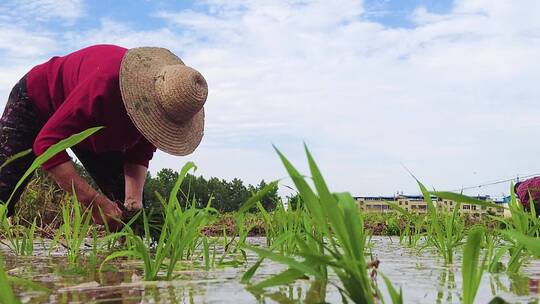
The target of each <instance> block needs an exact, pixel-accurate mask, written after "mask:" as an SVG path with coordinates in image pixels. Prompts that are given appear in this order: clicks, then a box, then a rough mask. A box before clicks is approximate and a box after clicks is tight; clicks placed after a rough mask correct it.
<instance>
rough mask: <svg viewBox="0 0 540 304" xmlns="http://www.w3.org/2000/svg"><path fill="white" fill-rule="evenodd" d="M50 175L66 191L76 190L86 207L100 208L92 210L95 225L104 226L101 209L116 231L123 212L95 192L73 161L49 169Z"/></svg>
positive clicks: (110, 225)
mask: <svg viewBox="0 0 540 304" xmlns="http://www.w3.org/2000/svg"><path fill="white" fill-rule="evenodd" d="M49 173H50V174H51V176H52V177H53V178H54V180H55V181H56V183H57V184H58V185H59V186H60V188H62V189H63V190H64V191H66V192H69V193H72V192H73V190H75V194H76V195H77V199H78V200H79V202H80V203H81V204H82V205H83V206H84V207H86V208H90V207H96V206H97V207H99V208H92V219H93V220H94V223H96V224H99V225H103V218H102V216H101V213H100V212H99V209H101V210H102V212H103V215H104V217H105V220H106V221H107V223H108V224H109V229H111V230H116V229H115V228H114V227H116V226H117V225H115V219H120V218H121V217H122V211H121V210H120V208H118V206H117V205H116V203H114V202H112V201H111V200H109V199H108V198H107V197H106V196H104V195H102V194H100V193H99V192H97V191H96V190H94V188H92V186H90V185H89V184H88V182H86V180H85V179H84V178H82V177H81V176H80V175H79V173H78V172H77V170H76V169H75V166H74V165H73V162H72V161H67V162H64V163H62V164H60V165H58V166H55V167H54V168H52V169H49Z"/></svg>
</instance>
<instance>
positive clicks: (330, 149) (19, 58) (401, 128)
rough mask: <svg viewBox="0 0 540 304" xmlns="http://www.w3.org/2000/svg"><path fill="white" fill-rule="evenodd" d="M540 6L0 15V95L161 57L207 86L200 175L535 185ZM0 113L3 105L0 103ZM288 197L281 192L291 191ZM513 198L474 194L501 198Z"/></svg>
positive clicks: (385, 186)
mask: <svg viewBox="0 0 540 304" xmlns="http://www.w3.org/2000/svg"><path fill="white" fill-rule="evenodd" d="M539 12H540V2H538V1H533V0H519V1H512V2H507V1H491V0H455V1H435V0H430V1H420V0H414V1H413V0H403V1H384V0H366V1H359V0H335V1H324V0H320V1H300V0H290V1H270V0H264V1H261V0H245V1H244V0H229V1H225V0H205V1H143V0H136V1H84V0H57V1H54V0H34V1H30V0H7V1H3V2H2V4H0V94H1V95H2V96H5V98H4V99H7V94H8V92H9V90H10V88H11V87H12V86H13V84H14V83H15V82H16V80H17V79H18V78H20V77H21V76H22V75H23V74H24V73H25V72H26V71H28V69H29V68H31V67H32V66H33V65H35V64H38V63H40V62H43V61H45V60H47V59H48V58H50V57H51V56H53V55H62V54H66V53H69V52H70V51H72V50H76V49H78V48H81V47H84V46H88V45H91V44H96V43H112V44H119V45H122V46H125V47H137V46H146V45H150V46H161V47H166V48H169V49H171V50H172V51H173V52H175V53H176V54H177V55H179V56H180V57H182V59H183V60H184V62H186V64H188V65H191V66H193V67H195V68H197V69H198V70H200V71H201V72H202V73H203V75H204V76H205V78H206V79H207V81H208V83H209V89H210V91H209V92H210V93H209V97H208V101H207V104H206V118H207V119H206V131H205V138H204V140H203V142H202V144H201V146H200V147H199V149H198V150H197V151H196V152H195V153H194V154H193V155H191V156H189V157H185V158H177V157H172V156H169V155H166V154H164V153H158V154H156V156H155V158H154V160H153V161H152V163H151V168H150V170H151V171H152V172H155V171H156V170H159V169H160V168H163V167H172V168H179V167H181V165H182V164H183V163H184V162H185V161H187V160H194V161H195V162H196V163H197V164H198V166H199V171H198V173H199V174H203V175H205V176H219V177H225V178H233V177H240V178H242V179H243V180H245V181H247V182H249V183H258V181H259V180H260V179H262V178H264V179H266V180H272V179H276V178H281V177H284V176H285V172H284V170H283V169H282V166H281V164H280V163H279V161H278V159H277V156H276V154H275V152H274V151H273V149H272V144H275V145H276V146H278V147H279V148H280V149H281V150H283V152H284V153H285V154H286V155H288V156H289V157H290V158H291V159H292V160H293V162H294V163H296V164H298V165H299V167H300V168H302V169H303V170H304V171H305V169H306V166H305V160H304V154H303V150H302V144H303V142H304V141H305V142H306V143H307V144H308V145H309V147H310V149H311V150H312V152H313V153H314V155H315V157H316V159H317V160H318V161H319V164H320V166H321V168H322V170H323V173H325V176H326V177H327V179H328V182H329V183H330V185H331V187H332V188H333V189H334V190H335V191H350V192H351V193H352V194H353V195H379V194H380V195H391V194H393V193H395V192H396V191H404V192H406V193H417V192H418V190H417V187H416V184H415V182H414V180H413V179H412V178H411V177H410V176H409V175H408V173H407V172H406V170H404V169H403V166H406V167H407V168H409V169H410V170H411V171H413V172H414V173H415V175H416V176H418V177H419V178H420V179H421V180H422V181H423V182H424V183H425V184H427V185H429V186H431V187H434V188H437V189H441V190H443V189H446V190H447V189H451V190H455V189H457V188H459V187H461V186H468V185H475V184H481V183H484V182H490V181H493V180H498V179H505V178H511V177H513V176H516V175H527V174H531V173H536V172H540V164H538V161H537V155H538V149H539V148H540V145H539V144H537V141H535V140H534V138H536V134H537V131H536V130H537V129H538V128H540V121H539V120H538V118H537V117H539V114H540V113H539V112H540V109H538V107H537V105H538V98H539V97H540V92H539V89H538V85H537V84H536V82H537V81H536V80H537V79H539V78H540V77H539V76H540V75H539V74H540V60H539V59H538V54H539V53H540V26H539V24H538V22H537V20H539V17H540V16H539V15H540V14H539ZM2 104H3V102H2ZM287 183H290V182H288V181H285V184H287ZM508 187H509V185H508V184H502V185H497V186H490V187H485V188H478V189H473V190H470V191H468V192H467V193H468V194H472V195H474V194H491V195H501V194H502V193H504V192H506V193H507V192H508V190H507V189H508Z"/></svg>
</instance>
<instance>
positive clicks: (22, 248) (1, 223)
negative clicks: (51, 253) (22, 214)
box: [0, 204, 36, 255]
mask: <svg viewBox="0 0 540 304" xmlns="http://www.w3.org/2000/svg"><path fill="white" fill-rule="evenodd" d="M6 214H7V204H0V219H1V220H0V230H1V231H2V234H3V237H4V239H5V240H7V243H5V242H4V241H0V242H1V243H2V244H4V245H5V246H7V247H8V248H9V249H10V250H11V251H12V252H13V253H14V254H16V255H32V254H33V253H34V233H35V231H36V219H35V218H34V220H33V222H32V224H31V225H30V226H29V227H27V226H23V225H20V224H19V219H20V218H19V217H15V219H14V221H15V222H14V223H11V222H10V221H9V220H7V218H6Z"/></svg>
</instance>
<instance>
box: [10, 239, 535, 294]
mask: <svg viewBox="0 0 540 304" xmlns="http://www.w3.org/2000/svg"><path fill="white" fill-rule="evenodd" d="M372 250H373V254H374V255H375V256H377V258H378V259H379V260H381V266H382V270H381V272H383V273H385V274H386V275H388V276H389V277H390V278H391V279H392V280H393V282H394V283H395V285H396V287H397V288H399V287H403V294H404V298H405V302H406V303H457V302H459V301H460V294H461V273H460V266H461V265H460V262H456V263H455V264H453V265H449V266H448V265H444V264H443V262H442V261H440V259H438V257H437V254H436V253H431V252H429V251H424V252H423V253H418V252H416V251H414V250H410V249H407V248H404V247H403V246H402V245H400V244H399V243H398V242H397V241H395V240H394V242H391V241H390V240H389V239H388V238H377V237H374V238H373V245H372ZM2 255H4V259H5V261H6V265H7V266H6V268H7V269H9V272H10V274H12V275H16V276H20V277H23V278H26V279H31V280H32V281H35V282H38V283H39V284H41V285H43V286H45V287H47V288H49V289H50V292H49V293H43V292H36V291H30V290H28V289H25V288H24V287H18V288H17V290H16V292H17V294H18V295H19V296H21V299H22V301H23V303H85V302H86V303H96V302H99V303H169V302H172V303H221V302H233V303H276V302H277V303H325V302H328V303H340V302H341V295H340V294H339V291H338V290H337V289H336V288H335V287H334V286H332V285H329V286H324V284H321V283H320V282H314V281H307V280H303V281H302V280H301V281H298V282H297V283H295V284H292V285H290V286H285V287H280V288H272V289H269V290H266V291H265V292H264V293H257V292H253V291H250V290H248V289H246V286H245V285H242V284H241V283H240V278H241V277H242V275H243V274H244V272H245V271H246V270H247V268H248V267H249V266H251V265H249V264H252V263H254V262H255V261H256V260H257V256H256V255H254V254H252V253H248V261H249V264H248V265H243V266H240V267H239V268H232V267H227V268H216V270H214V271H210V272H206V271H201V270H197V269H191V268H189V269H183V270H182V272H181V273H182V276H181V277H180V278H178V279H177V280H175V281H171V282H142V281H141V277H142V271H141V269H140V264H138V263H134V262H127V261H122V260H119V261H116V262H115V263H112V265H113V266H114V267H115V268H116V271H113V270H112V269H110V271H106V272H104V273H99V272H95V271H90V270H89V269H91V268H92V267H91V266H87V265H88V264H86V263H85V264H83V265H81V267H83V268H84V270H85V271H84V273H83V274H82V275H80V274H71V275H70V274H69V271H68V270H70V267H68V266H67V265H66V258H65V257H53V258H49V257H46V256H42V257H16V256H13V255H10V254H5V253H2ZM458 256H459V253H458ZM456 260H457V261H459V258H457V259H456ZM98 267H99V266H98ZM283 270H285V269H284V267H283V266H282V265H278V264H275V263H272V262H270V261H268V262H265V263H263V264H262V265H261V267H260V269H259V270H258V271H257V273H256V275H255V276H254V277H253V282H254V283H256V282H260V281H262V280H264V279H267V278H269V277H270V276H271V275H273V274H276V273H280V272H282V271H283ZM539 279H540V263H535V262H534V261H533V262H532V263H530V264H528V265H524V268H523V274H522V275H510V276H509V275H507V274H506V273H499V274H490V273H485V275H484V278H483V280H482V282H481V284H480V289H479V292H478V296H477V302H478V303H488V302H489V301H491V300H492V299H494V298H495V297H496V296H499V297H500V298H502V299H504V300H506V301H508V302H511V303H515V302H531V301H533V302H534V299H537V298H538V295H539V288H540V287H539ZM331 280H333V281H334V282H336V281H337V278H336V277H335V276H332V275H331ZM382 284H383V283H381V285H379V286H380V287H381V291H382V292H383V294H384V293H385V292H386V288H385V287H384V285H382ZM386 296H388V295H386Z"/></svg>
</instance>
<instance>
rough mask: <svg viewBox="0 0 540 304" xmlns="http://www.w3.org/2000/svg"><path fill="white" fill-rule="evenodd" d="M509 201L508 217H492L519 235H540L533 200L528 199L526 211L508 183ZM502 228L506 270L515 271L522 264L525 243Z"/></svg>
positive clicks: (538, 221) (539, 223)
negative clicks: (510, 235)
mask: <svg viewBox="0 0 540 304" xmlns="http://www.w3.org/2000/svg"><path fill="white" fill-rule="evenodd" d="M510 193H511V194H510V202H509V203H508V209H509V211H510V214H511V217H510V218H499V217H492V218H493V219H495V220H497V221H499V222H501V223H502V224H503V225H504V226H505V227H506V230H511V231H515V232H518V233H519V234H521V235H524V236H529V237H538V236H540V219H538V218H537V214H536V212H535V208H534V206H533V200H532V199H530V200H529V202H530V204H531V205H530V210H529V211H526V210H525V209H524V208H523V206H522V204H521V203H520V202H519V201H518V200H517V196H516V194H515V192H514V186H513V184H511V185H510ZM504 231H505V230H502V232H503V233H502V235H503V236H504V237H505V240H506V241H507V242H508V243H509V245H508V246H505V248H507V250H508V254H509V261H508V265H507V271H508V272H510V273H517V272H518V271H519V269H520V268H521V265H522V264H523V259H524V258H525V257H526V256H525V252H524V249H525V245H524V244H522V243H520V242H517V241H516V239H515V238H512V237H508V234H507V233H504Z"/></svg>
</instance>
